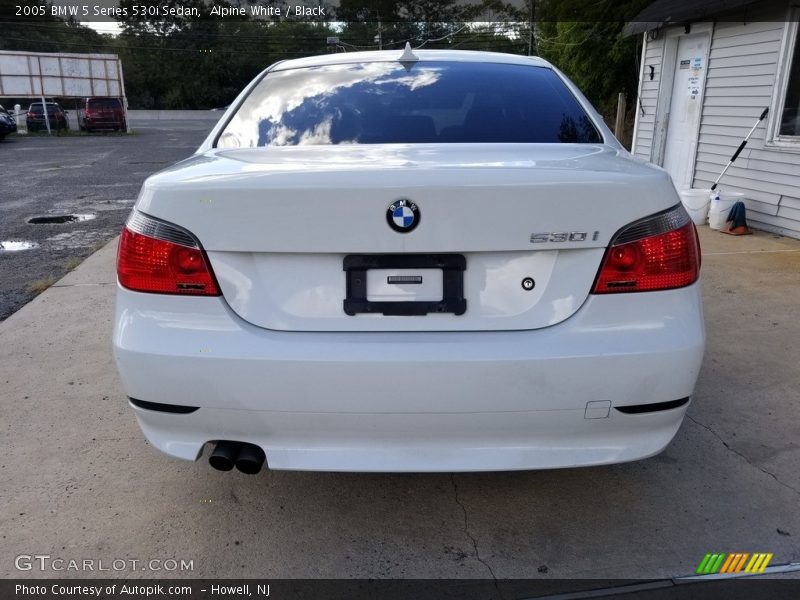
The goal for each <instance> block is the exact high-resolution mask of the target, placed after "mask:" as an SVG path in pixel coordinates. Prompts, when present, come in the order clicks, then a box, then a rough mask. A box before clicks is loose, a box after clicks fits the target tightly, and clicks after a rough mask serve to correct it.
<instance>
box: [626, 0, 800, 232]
mask: <svg viewBox="0 0 800 600" xmlns="http://www.w3.org/2000/svg"><path fill="white" fill-rule="evenodd" d="M788 6H789V2H788V1H787V0H771V1H769V2H764V3H760V4H759V11H760V13H759V20H758V21H752V22H748V23H743V22H741V21H740V22H725V21H721V20H720V21H717V23H716V24H715V26H714V31H713V36H712V39H711V50H710V55H709V62H708V73H707V79H706V89H705V94H704V96H703V112H702V116H701V121H700V133H699V139H698V144H697V158H696V164H695V172H694V180H693V184H692V187H695V188H708V187H710V186H711V184H712V183H713V181H714V180H715V179H716V178H717V176H718V175H719V173H720V172H721V171H722V169H723V168H724V167H725V165H726V164H727V162H728V160H729V159H730V157H731V155H732V154H733V153H734V151H735V150H736V148H737V147H738V146H739V144H740V143H741V141H742V139H744V136H745V135H747V132H748V131H750V128H751V127H752V126H753V124H754V123H755V122H756V119H758V117H759V115H760V114H761V111H763V110H764V108H766V107H767V106H770V104H771V102H772V94H773V88H774V86H775V82H776V78H777V71H778V60H779V54H780V49H781V42H782V38H783V35H784V31H785V23H784V21H785V19H786V16H787V14H788V13H787V10H788ZM766 19H769V20H766ZM665 37H666V36H665V35H664V32H661V34H660V35H659V37H658V39H656V40H654V41H650V42H647V44H646V46H645V49H644V56H643V58H642V60H643V61H644V65H645V66H644V69H643V71H642V81H641V82H640V86H641V88H640V99H641V105H642V107H644V112H645V114H644V115H642V111H641V108H639V109H638V111H637V115H636V119H637V124H636V136H635V139H634V142H633V153H634V154H635V155H636V156H638V157H641V158H643V159H645V160H653V157H654V156H655V154H656V152H655V149H654V148H653V137H654V136H653V133H654V131H655V129H656V127H657V126H658V123H659V121H658V120H657V118H658V117H660V115H656V105H657V102H658V98H659V93H662V94H664V93H666V94H669V93H670V92H671V90H659V83H660V81H661V71H662V58H663V54H664V39H665ZM648 65H653V66H655V77H654V79H653V81H650V77H649V73H650V69H649V68H648ZM668 68H674V66H669V67H668ZM765 135H766V120H765V121H764V122H762V123H761V125H760V126H759V127H758V128H757V129H756V131H755V133H753V137H751V138H750V141H749V142H748V144H747V147H746V149H745V150H744V151H743V152H742V154H741V155H739V157H738V158H737V159H736V162H735V163H734V164H733V166H732V167H731V168H730V169H729V170H728V172H727V173H726V174H725V177H724V178H723V179H722V181H721V182H720V189H722V190H727V191H731V192H743V193H744V194H745V196H746V197H747V199H748V200H747V216H748V222H749V223H750V224H751V225H753V226H755V227H756V228H759V229H765V230H768V231H776V232H779V233H783V234H785V235H791V236H792V237H797V238H800V143H798V147H797V148H796V149H795V151H791V150H788V151H787V150H783V149H778V148H775V147H770V146H765V144H764V139H765Z"/></svg>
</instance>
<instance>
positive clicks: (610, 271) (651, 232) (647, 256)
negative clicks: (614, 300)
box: [592, 205, 700, 294]
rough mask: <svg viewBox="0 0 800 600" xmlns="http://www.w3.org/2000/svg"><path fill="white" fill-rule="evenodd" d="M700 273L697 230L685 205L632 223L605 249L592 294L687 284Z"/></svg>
mask: <svg viewBox="0 0 800 600" xmlns="http://www.w3.org/2000/svg"><path fill="white" fill-rule="evenodd" d="M699 274H700V244H699V243H698V239H697V231H696V230H695V227H694V224H693V223H692V221H691V219H690V218H689V215H688V214H687V213H686V211H685V210H684V208H683V206H681V205H678V206H676V207H674V208H671V209H669V210H667V211H664V212H661V213H658V214H655V215H652V216H650V217H646V218H644V219H641V220H640V221H636V222H634V223H631V224H630V225H628V226H627V227H625V228H624V229H622V230H621V231H619V232H618V233H617V235H616V236H614V239H612V240H611V245H610V246H609V248H608V249H607V250H606V254H605V256H604V257H603V263H602V266H601V267H600V272H599V273H598V274H597V279H596V280H595V283H594V288H593V289H592V293H594V294H614V293H621V292H650V291H655V290H671V289H675V288H680V287H685V286H687V285H690V284H692V283H694V282H695V281H697V278H698V276H699Z"/></svg>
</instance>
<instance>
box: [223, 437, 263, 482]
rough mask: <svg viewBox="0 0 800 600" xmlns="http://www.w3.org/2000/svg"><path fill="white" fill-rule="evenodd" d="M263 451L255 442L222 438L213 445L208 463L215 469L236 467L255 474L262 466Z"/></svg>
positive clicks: (224, 469)
mask: <svg viewBox="0 0 800 600" xmlns="http://www.w3.org/2000/svg"><path fill="white" fill-rule="evenodd" d="M266 458H267V457H266V455H265V454H264V451H263V450H262V449H261V448H260V447H258V446H256V445H255V444H247V443H244V442H229V441H227V440H222V441H220V442H217V445H216V446H214V451H213V452H212V453H211V456H210V457H209V458H208V463H209V464H210V465H211V466H212V467H214V468H215V469H216V470H217V471H230V470H232V469H233V467H236V468H237V469H239V471H241V472H242V473H246V474H247V475H255V474H256V473H258V472H259V471H260V470H261V467H262V466H264V461H265V460H266Z"/></svg>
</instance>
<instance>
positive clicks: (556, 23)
mask: <svg viewBox="0 0 800 600" xmlns="http://www.w3.org/2000/svg"><path fill="white" fill-rule="evenodd" d="M649 3H650V0H599V1H598V2H595V3H592V4H588V3H587V2H585V0H544V1H540V2H539V3H538V6H537V23H536V41H537V47H538V50H539V54H540V56H542V57H543V58H545V59H547V60H549V61H550V62H552V63H553V64H554V65H556V66H557V67H558V68H560V69H561V70H562V71H564V73H566V74H567V76H568V77H570V78H571V79H572V80H573V81H574V82H575V83H576V84H577V85H578V87H579V88H580V89H581V90H582V91H583V92H584V94H586V96H587V97H588V98H589V100H590V101H591V102H592V103H593V104H594V105H595V106H596V107H597V109H598V110H599V111H600V112H601V113H603V114H604V115H606V116H610V115H611V114H613V112H614V111H615V110H616V102H617V94H618V93H619V92H624V93H626V94H627V95H628V97H629V98H633V97H634V96H635V94H636V90H637V80H638V76H639V70H638V68H637V65H636V62H637V61H636V52H637V48H638V46H639V40H638V39H635V38H630V37H628V38H626V37H623V35H622V28H623V27H624V25H625V23H626V22H627V21H629V20H630V19H632V18H633V17H634V16H636V14H638V13H639V11H641V9H642V8H643V7H644V6H646V5H648V4H649Z"/></svg>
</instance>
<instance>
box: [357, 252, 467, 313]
mask: <svg viewBox="0 0 800 600" xmlns="http://www.w3.org/2000/svg"><path fill="white" fill-rule="evenodd" d="M342 268H343V269H344V272H345V277H346V281H347V296H346V297H345V299H344V303H343V304H344V312H345V313H346V314H348V315H350V316H355V315H357V314H359V313H367V314H382V315H384V316H403V317H417V316H425V315H427V314H429V313H440V314H441V313H452V314H454V315H463V314H464V313H465V312H466V310H467V301H466V300H465V299H464V271H465V270H466V268H467V260H466V259H465V258H464V255H463V254H348V255H347V256H345V257H344V263H343V266H342ZM370 269H441V270H442V299H441V300H435V301H401V302H374V301H373V302H371V301H369V300H368V299H367V272H368V271H369V270H370Z"/></svg>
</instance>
